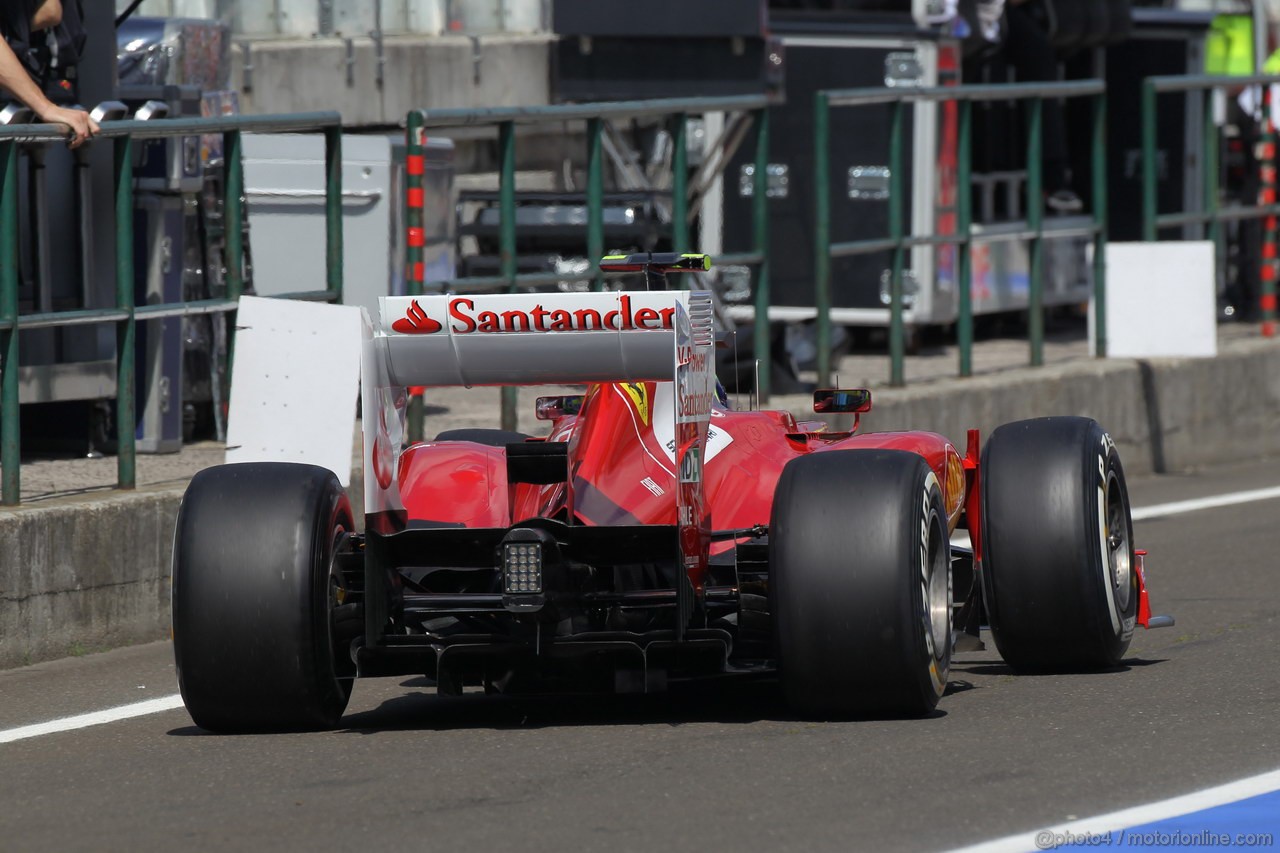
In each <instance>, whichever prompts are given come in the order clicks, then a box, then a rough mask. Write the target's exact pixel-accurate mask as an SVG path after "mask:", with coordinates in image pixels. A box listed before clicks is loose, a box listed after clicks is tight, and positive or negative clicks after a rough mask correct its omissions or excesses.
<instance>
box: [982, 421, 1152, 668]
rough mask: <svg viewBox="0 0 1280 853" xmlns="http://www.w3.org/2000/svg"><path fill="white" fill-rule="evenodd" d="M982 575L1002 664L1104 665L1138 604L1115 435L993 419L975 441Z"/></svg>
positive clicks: (1085, 425)
mask: <svg viewBox="0 0 1280 853" xmlns="http://www.w3.org/2000/svg"><path fill="white" fill-rule="evenodd" d="M981 464H982V468H981V478H982V489H981V500H982V584H983V597H984V601H985V603H986V608H987V617H988V621H989V623H990V625H991V634H992V636H993V637H994V638H995V641H996V648H997V649H999V650H1000V654H1001V656H1002V657H1003V658H1004V659H1005V662H1006V663H1008V664H1009V665H1010V666H1012V667H1013V668H1014V669H1017V670H1022V671H1028V672H1048V671H1068V672H1069V671H1081V670H1091V669H1101V668H1109V667H1114V666H1116V665H1117V664H1118V663H1119V662H1120V659H1121V658H1122V657H1123V656H1124V653H1125V651H1126V650H1127V649H1128V648H1129V640H1130V639H1131V638H1132V636H1133V627H1134V622H1135V617H1136V614H1137V609H1138V576H1137V572H1135V571H1134V570H1133V567H1134V554H1133V544H1132V543H1133V524H1132V521H1131V520H1130V517H1129V494H1128V490H1127V489H1126V487H1125V481H1124V470H1123V469H1122V468H1121V467H1120V457H1119V455H1118V454H1117V453H1116V447H1115V442H1113V441H1112V440H1111V437H1110V436H1109V435H1107V433H1106V432H1105V431H1103V429H1102V427H1100V426H1098V424H1097V423H1096V422H1095V421H1092V420H1090V419H1088V418H1077V417H1054V418H1039V419H1036V420H1029V421H1017V422H1015V423H1010V424H1005V425H1004V426H1002V427H1000V428H999V429H997V430H996V431H995V432H993V433H992V434H991V438H990V439H989V440H988V441H987V446H986V447H985V448H984V449H983V451H982V463H981Z"/></svg>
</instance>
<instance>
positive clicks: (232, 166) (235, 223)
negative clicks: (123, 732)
mask: <svg viewBox="0 0 1280 853" xmlns="http://www.w3.org/2000/svg"><path fill="white" fill-rule="evenodd" d="M222 153H223V163H224V167H223V168H224V169H225V170H226V178H225V180H224V182H223V187H222V212H223V223H224V224H225V225H226V235H225V236H226V244H225V246H224V248H223V252H224V259H225V262H226V267H227V298H228V299H232V300H235V301H237V302H238V301H239V300H240V296H241V295H242V294H243V293H244V206H243V204H242V199H243V198H244V163H243V162H242V161H241V159H240V131H238V130H228V131H227V132H226V133H224V134H222ZM226 323H227V380H228V382H230V379H231V368H232V365H233V364H234V363H235V356H236V312H234V311H229V312H227V320H226Z"/></svg>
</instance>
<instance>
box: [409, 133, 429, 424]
mask: <svg viewBox="0 0 1280 853" xmlns="http://www.w3.org/2000/svg"><path fill="white" fill-rule="evenodd" d="M422 121H423V115H422V110H411V111H410V112H409V114H408V115H407V116H406V117H405V131H404V176H405V180H404V186H405V189H404V201H405V204H404V211H405V237H404V247H405V248H404V252H405V254H404V257H405V270H404V274H405V275H404V277H405V282H406V283H407V285H408V291H409V295H410V296H420V295H421V294H422V286H423V282H424V280H425V278H426V271H425V269H424V267H423V245H424V243H425V236H424V234H423V227H424V223H423V202H424V201H425V199H424V198H423V194H424V193H425V191H426V190H425V188H424V186H423V175H424V174H425V172H426V162H425V160H424V154H423V141H424V140H423V134H424V131H423V125H422ZM414 390H416V389H414ZM414 390H411V391H410V393H409V404H408V407H407V409H406V411H405V429H406V431H407V432H408V437H409V441H410V442H417V441H422V440H423V439H424V438H425V437H426V436H425V432H424V429H425V409H424V403H423V399H422V394H421V393H414Z"/></svg>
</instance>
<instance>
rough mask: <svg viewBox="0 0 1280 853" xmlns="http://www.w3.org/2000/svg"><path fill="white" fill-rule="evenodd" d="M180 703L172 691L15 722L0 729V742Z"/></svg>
mask: <svg viewBox="0 0 1280 853" xmlns="http://www.w3.org/2000/svg"><path fill="white" fill-rule="evenodd" d="M181 707H182V697H181V696H180V695H178V694H177V693H175V694H173V695H172V696H161V697H160V698H159V699H148V700H147V701H145V702H135V703H133V704H132V705H121V706H120V707H118V708H108V709H106V710H105V711H91V712H90V713H88V714H77V715H76V716H74V717H62V718H61V719H57V720H49V721H48V722H47V723H35V724H33V725H30V726H19V727H18V728H16V729H4V730H3V731H0V743H13V742H14V741H16V740H26V739H27V738H33V737H40V736H42V735H51V734H57V733H58V732H69V731H74V730H75V729H85V728H88V727H89V726H100V725H102V724H103V723H114V722H116V721H117V720H127V719H129V718H130V717H145V716H146V715H147V714H158V713H160V712H161V711H172V710H173V709H174V708H181Z"/></svg>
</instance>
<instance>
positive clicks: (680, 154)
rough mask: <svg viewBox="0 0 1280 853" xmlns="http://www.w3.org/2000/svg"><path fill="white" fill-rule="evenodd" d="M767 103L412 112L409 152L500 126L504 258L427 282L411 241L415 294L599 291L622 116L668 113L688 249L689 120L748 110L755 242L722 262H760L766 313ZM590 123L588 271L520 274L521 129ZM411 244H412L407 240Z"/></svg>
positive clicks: (413, 420) (675, 226)
mask: <svg viewBox="0 0 1280 853" xmlns="http://www.w3.org/2000/svg"><path fill="white" fill-rule="evenodd" d="M769 103H770V101H769V100H768V99H767V98H766V97H764V96H763V95H743V96H734V97H724V98H675V99H660V100H646V101H611V102H604V103H594V104H568V105H557V106H540V107H497V108H489V109H444V110H415V111H413V112H411V113H409V115H408V117H407V119H406V149H405V153H406V156H407V157H409V158H412V157H421V155H422V153H423V149H422V140H423V135H424V132H425V130H426V129H427V128H437V129H446V128H462V127H494V126H496V127H497V129H498V166H499V201H498V204H499V218H500V225H499V238H498V245H499V251H500V255H501V269H500V274H499V275H496V276H483V277H478V276H477V277H467V278H453V279H448V280H446V281H430V282H424V281H423V280H422V279H421V278H420V277H415V276H414V275H413V274H412V273H413V270H414V269H415V265H420V264H421V261H422V252H421V249H418V248H415V247H413V246H412V245H410V249H409V254H408V257H407V261H408V266H409V271H410V275H408V276H407V279H408V281H409V283H410V288H409V289H410V293H411V294H414V295H416V294H419V293H422V292H423V289H424V288H428V289H430V290H433V291H449V292H454V293H485V292H496V291H503V290H506V291H512V290H515V289H517V288H519V287H538V286H547V285H554V284H556V283H557V282H562V281H591V282H592V286H593V288H594V289H597V290H599V289H602V288H603V287H604V275H603V274H602V273H601V272H600V268H599V260H600V258H601V257H602V256H603V255H604V254H605V252H606V250H607V247H606V246H605V243H604V163H603V150H602V149H603V145H602V140H603V135H604V129H605V127H604V126H605V122H606V121H607V120H609V119H621V118H645V117H650V118H654V117H656V118H666V119H667V120H668V122H669V124H670V132H671V136H672V141H673V155H672V179H671V223H672V225H671V243H672V249H673V250H674V251H677V252H683V251H688V250H689V248H690V243H689V228H688V220H689V204H688V201H689V183H688V180H689V174H688V168H687V160H686V152H685V124H686V119H687V117H688V116H689V115H690V114H701V113H707V112H750V113H752V114H753V117H754V123H755V128H756V156H755V176H754V183H753V186H754V191H755V197H754V200H753V201H754V206H753V212H752V223H753V228H752V242H753V248H752V251H750V252H743V253H737V254H727V255H721V256H719V257H717V258H716V259H715V261H716V263H718V264H743V265H751V266H755V267H756V283H755V289H754V293H755V302H756V311H757V316H765V315H766V314H767V311H768V306H769V261H768V245H769V225H768V212H767V209H766V207H765V203H766V200H767V199H766V189H767V187H766V164H767V162H768V156H769V147H768V133H769V119H768V112H767V110H766V107H767V106H768V105H769ZM571 121H582V122H586V135H587V187H586V196H587V198H586V201H587V223H586V234H585V240H586V251H587V256H588V258H589V259H590V262H591V268H590V270H588V271H586V272H583V273H579V274H566V273H558V272H538V273H518V272H517V268H516V180H515V172H516V156H515V152H516V127H517V126H518V125H529V124H544V123H547V122H571ZM421 186H422V184H421V182H420V181H413V179H412V176H410V180H409V181H406V193H407V196H406V201H411V196H409V195H408V194H411V193H413V191H414V190H415V189H418V190H420V188H421ZM408 206H409V208H410V211H411V212H410V218H409V219H408V225H409V227H410V228H414V227H417V228H421V227H422V222H421V219H420V218H419V217H418V215H417V214H416V213H414V212H412V208H413V205H412V203H410V204H409V205H408ZM410 242H412V241H410ZM755 346H756V349H755V351H756V353H757V354H759V353H768V351H769V338H768V327H767V325H764V324H756V329H755ZM767 376H768V371H762V372H761V377H760V382H761V388H760V393H761V398H762V399H766V398H767V396H768V384H767V383H768V379H767ZM420 408H421V402H420V400H419V401H416V402H414V403H411V408H410V412H409V417H410V436H411V437H412V438H417V437H419V435H415V433H414V432H413V430H414V429H415V428H417V429H420V426H419V425H420V423H421V419H420V414H419V411H418V410H420ZM501 420H502V428H503V429H509V430H514V429H515V428H516V397H515V389H514V388H504V389H503V397H502V415H501Z"/></svg>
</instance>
